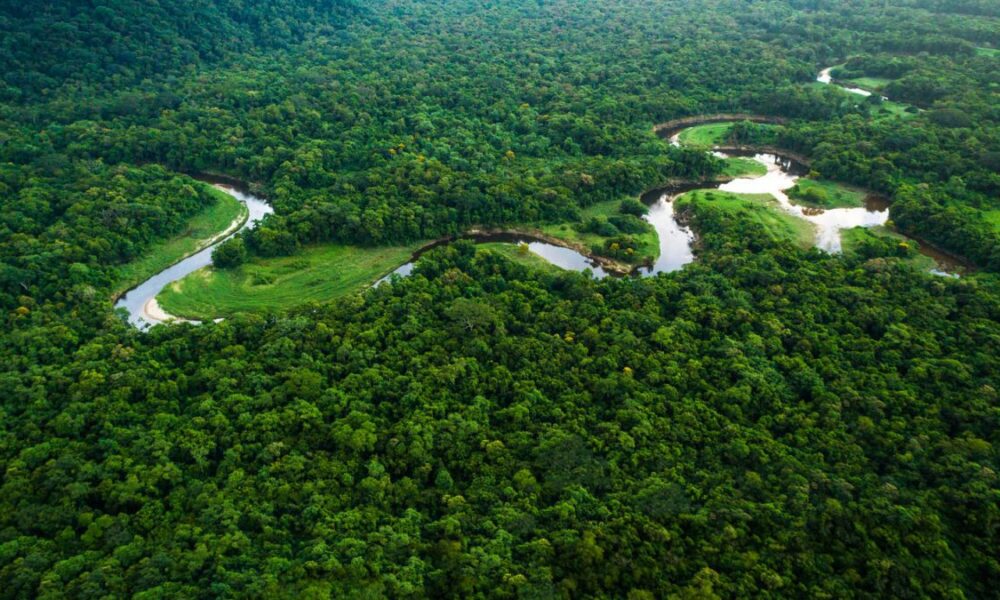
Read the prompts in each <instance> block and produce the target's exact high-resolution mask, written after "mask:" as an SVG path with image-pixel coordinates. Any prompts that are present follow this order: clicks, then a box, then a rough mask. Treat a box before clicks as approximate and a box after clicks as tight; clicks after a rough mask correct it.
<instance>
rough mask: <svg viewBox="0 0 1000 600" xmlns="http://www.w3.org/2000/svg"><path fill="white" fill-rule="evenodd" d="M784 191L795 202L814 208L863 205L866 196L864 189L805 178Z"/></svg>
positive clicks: (825, 180) (826, 180)
mask: <svg viewBox="0 0 1000 600" xmlns="http://www.w3.org/2000/svg"><path fill="white" fill-rule="evenodd" d="M786 193H787V194H788V197H789V198H791V199H792V200H794V201H795V203H796V204H800V205H802V206H812V207H815V208H858V207H860V206H864V203H865V198H866V197H867V196H868V194H867V192H865V191H864V190H859V189H857V188H852V187H849V186H847V185H844V184H842V183H837V182H836V181H830V180H828V179H805V178H803V179H799V180H798V182H796V184H795V186H794V187H792V188H791V189H789V190H787V192H786Z"/></svg>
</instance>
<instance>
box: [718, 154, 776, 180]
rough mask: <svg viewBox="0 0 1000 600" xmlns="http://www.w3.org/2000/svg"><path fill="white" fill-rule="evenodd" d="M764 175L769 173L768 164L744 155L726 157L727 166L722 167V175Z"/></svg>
mask: <svg viewBox="0 0 1000 600" xmlns="http://www.w3.org/2000/svg"><path fill="white" fill-rule="evenodd" d="M764 175H767V165H765V164H764V163H762V162H759V161H756V160H754V159H752V158H746V157H743V156H734V157H731V158H727V159H725V166H724V167H723V169H722V176H723V177H726V178H733V179H735V178H737V177H763V176H764Z"/></svg>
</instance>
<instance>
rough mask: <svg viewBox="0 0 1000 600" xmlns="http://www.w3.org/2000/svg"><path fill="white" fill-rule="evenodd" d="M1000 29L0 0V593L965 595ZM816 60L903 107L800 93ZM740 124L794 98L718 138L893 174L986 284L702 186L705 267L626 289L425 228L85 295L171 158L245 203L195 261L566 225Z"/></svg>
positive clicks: (877, 185)
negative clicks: (335, 295) (258, 291)
mask: <svg viewBox="0 0 1000 600" xmlns="http://www.w3.org/2000/svg"><path fill="white" fill-rule="evenodd" d="M998 16H1000V15H998V13H997V7H996V3H995V2H990V1H988V0H907V1H906V2H901V3H889V5H886V4H885V3H884V2H881V1H878V2H876V1H874V0H872V1H868V0H859V1H856V2H853V1H852V2H850V3H849V6H848V5H846V4H845V3H844V2H842V1H841V0H775V1H773V2H746V1H743V0H720V1H719V2H714V3H707V4H706V3H695V2H691V1H689V0H651V1H649V2H621V1H610V0H594V1H586V2H584V1H568V0H553V1H551V2H549V1H546V2H535V1H526V0H512V1H509V2H473V1H471V0H445V1H443V2H435V3H429V2H422V1H416V0H398V1H395V2H390V3H380V2H358V3H356V4H343V3H339V2H326V1H323V0H303V1H295V2H292V1H287V0H269V1H265V2H250V1H242V2H239V1H232V2H228V1H227V2H222V1H220V0H205V1H197V2H196V1H193V0H179V1H172V2H166V1H161V2H137V1H123V2H98V1H92V2H68V1H64V0H58V1H49V2H42V3H38V2H36V3H32V2H22V3H20V4H17V3H13V2H3V3H2V6H0V50H2V52H0V79H2V81H3V83H2V84H0V209H2V210H0V310H2V319H3V321H4V326H3V329H2V334H0V472H2V473H3V478H2V481H0V597H2V598H34V597H47V598H55V597H72V598H107V597H115V598H117V597H133V596H134V597H139V598H247V597H249V598H273V597H289V598H364V597H369V598H379V597H389V598H425V597H454V598H486V597H490V598H522V597H523V598H552V597H572V598H605V597H608V598H629V599H633V600H638V599H645V598H698V597H701V598H712V597H724V598H761V597H772V598H777V597H787V598H844V597H870V598H938V597H946V598H962V597H964V598H981V597H993V596H995V595H996V590H997V589H1000V567H998V564H997V559H996V556H997V550H996V549H997V547H1000V539H998V538H1000V528H998V527H1000V526H998V524H1000V510H998V507H1000V479H998V476H997V473H998V471H1000V456H998V449H1000V413H998V409H997V406H998V402H1000V398H998V391H997V390H998V389H1000V381H998V380H997V379H998V373H1000V364H998V356H1000V324H998V323H1000V287H998V283H997V279H996V275H995V274H993V273H992V272H989V271H995V270H997V269H1000V249H998V248H1000V246H998V241H997V229H996V227H995V223H996V219H997V215H998V214H1000V212H997V210H998V208H1000V207H998V206H997V204H996V202H997V197H998V193H1000V175H998V172H1000V129H998V125H997V124H998V122H1000V114H998V112H997V111H998V108H997V102H996V86H997V85H998V84H1000V82H998V81H997V74H998V73H1000V69H997V61H996V58H994V57H992V56H990V55H989V54H988V53H987V54H981V53H977V52H975V50H974V48H975V47H990V48H996V47H1000V39H998V34H997V24H996V18H997V17H998ZM918 53H920V54H918ZM848 56H855V57H857V58H855V59H852V60H850V61H848V63H847V67H846V68H847V69H848V70H849V71H850V73H849V74H853V75H857V76H881V77H887V78H892V79H894V81H893V82H892V84H890V85H889V87H888V88H887V90H888V92H887V93H888V95H889V96H890V97H891V98H892V99H893V100H900V101H904V102H908V103H911V104H915V105H918V106H919V107H921V108H924V109H927V110H925V111H923V112H916V111H917V109H916V108H911V109H910V110H911V111H912V112H911V113H910V114H909V115H907V116H906V117H899V116H891V115H887V114H886V113H884V112H882V111H883V109H885V107H884V106H878V105H876V104H874V103H871V104H869V103H868V102H867V101H863V100H862V99H860V98H858V97H855V96H851V95H848V94H846V93H844V92H841V91H838V90H837V89H835V88H833V87H832V86H819V85H816V84H814V82H813V80H814V78H815V75H816V72H817V71H818V70H819V68H821V67H824V66H828V65H832V64H838V63H840V62H843V61H844V59H845V57H848ZM903 110H905V109H903ZM903 110H900V112H903ZM734 111H758V112H762V113H765V114H769V115H777V116H783V117H787V118H790V119H792V121H791V122H790V123H789V124H788V125H787V126H784V127H778V128H774V127H771V128H762V127H760V126H757V125H754V124H751V123H738V124H736V125H735V126H734V127H733V129H732V136H733V138H732V139H733V141H734V142H738V143H748V144H763V145H778V146H781V147H784V148H786V149H789V150H792V151H797V152H800V153H803V154H804V155H806V156H808V157H810V158H811V159H812V165H811V167H812V168H813V169H815V170H816V171H817V173H818V174H819V175H822V176H823V177H825V178H829V179H836V180H841V181H848V182H853V183H856V184H858V185H862V186H866V187H868V188H871V189H875V190H877V191H880V192H883V193H885V194H886V195H887V196H891V197H892V199H893V205H892V216H893V219H894V220H895V221H896V225H897V226H898V228H899V229H900V230H902V231H906V232H910V233H916V234H919V235H920V236H921V237H923V238H926V239H928V240H930V241H933V242H935V243H936V244H938V245H941V246H943V247H946V248H948V249H951V250H953V251H956V252H958V253H961V254H963V255H965V256H967V257H968V258H970V259H972V260H973V261H975V262H976V263H978V264H979V266H980V267H982V268H983V269H985V270H986V271H987V272H981V273H978V274H975V275H973V276H971V277H967V278H963V279H961V280H957V281H953V280H950V279H944V278H933V277H930V276H928V275H925V274H922V273H918V272H916V271H914V270H913V269H912V268H911V267H909V266H908V265H907V264H905V262H904V261H903V260H901V258H903V256H902V255H903V254H906V253H908V252H909V250H908V249H906V248H902V247H900V246H899V244H898V243H895V242H888V241H887V242H882V241H880V240H878V239H874V238H873V239H872V240H870V241H869V242H866V245H863V246H862V247H861V248H860V249H859V251H858V252H857V253H856V256H851V257H844V256H830V255H827V254H825V253H822V252H819V251H801V250H799V249H797V248H795V247H792V246H791V245H790V244H789V243H788V242H785V241H782V240H781V239H779V238H777V237H773V236H769V235H768V232H767V231H765V230H764V228H763V226H762V225H761V224H760V223H753V222H747V221H741V220H739V219H734V218H731V216H730V215H729V214H727V213H726V212H724V211H701V212H699V213H698V214H686V215H681V216H682V217H683V218H686V219H687V223H688V224H689V225H690V226H691V227H692V228H693V229H694V230H695V231H696V232H697V234H698V240H697V252H698V261H697V262H695V263H694V264H692V265H689V266H687V267H685V268H684V269H683V270H682V271H680V272H677V273H673V274H670V275H663V276H658V277H654V278H647V279H637V278H622V279H615V278H608V279H605V280H602V281H595V280H592V279H590V278H588V277H586V276H583V275H580V274H576V273H562V274H551V273H543V272H540V271H530V270H528V268H527V267H524V266H519V265H518V264H515V263H513V262H510V261H508V260H507V259H504V258H503V257H502V256H500V255H498V254H495V253H488V252H478V253H477V251H476V248H475V247H474V246H473V245H472V244H471V243H466V242H459V243H455V244H453V245H451V246H448V247H446V248H442V249H438V250H435V251H433V252H431V253H429V254H428V255H425V256H424V257H423V258H422V259H421V260H420V261H419V263H418V264H417V272H416V274H415V275H414V276H412V277H410V278H407V279H404V280H401V281H397V282H395V283H393V284H392V285H386V286H380V287H377V288H374V289H372V290H370V291H367V292H365V293H364V294H363V295H361V296H359V297H351V298H347V299H344V300H342V301H340V302H337V303H334V304H332V305H322V306H302V307H274V310H273V313H272V314H268V315H267V316H259V315H244V316H237V317H235V318H231V319H227V320H226V321H224V322H222V323H206V324H205V325H203V326H200V327H193V326H189V325H176V326H170V327H159V328H155V329H154V330H153V331H152V332H150V333H148V334H143V333H139V332H138V331H136V330H133V329H131V328H128V327H127V326H126V325H125V324H124V323H122V322H121V320H120V319H117V318H115V316H114V315H113V313H112V311H111V306H112V304H111V300H110V294H111V291H110V290H111V289H112V285H113V283H114V278H115V267H116V266H117V265H119V264H121V263H123V262H126V261H129V260H132V259H134V258H135V257H137V256H140V255H141V254H142V252H143V251H144V250H145V249H146V248H147V247H148V246H149V244H151V243H153V242H155V241H158V240H162V239H164V238H167V237H169V236H171V235H174V234H177V233H179V232H180V231H182V230H183V228H184V224H185V222H186V221H187V219H188V218H189V217H190V216H191V215H193V214H195V213H196V212H197V211H199V210H200V209H201V208H203V207H204V206H206V205H207V203H209V202H211V198H210V197H209V196H208V195H207V194H206V193H204V192H203V191H201V190H200V188H198V187H197V186H195V185H194V184H193V182H192V181H191V180H190V179H188V178H186V177H182V176H179V175H175V173H176V172H177V171H187V172H200V171H210V172H224V173H229V174H231V175H234V176H241V177H244V178H245V179H247V180H249V181H253V182H257V184H258V185H259V186H261V187H262V188H263V190H264V191H266V194H267V196H268V197H269V198H271V199H272V200H273V203H274V206H275V209H276V214H275V215H273V216H270V217H268V218H267V219H266V221H265V223H263V224H262V225H261V226H260V227H258V228H257V229H256V230H254V231H253V232H252V233H251V234H248V235H246V236H244V237H241V238H239V241H234V242H231V243H227V244H224V245H223V246H221V247H220V248H219V249H218V250H217V253H218V256H217V257H216V260H217V262H219V263H220V264H223V263H226V262H227V260H226V258H225V255H232V260H231V261H229V262H233V261H237V262H238V260H239V259H240V258H241V257H243V255H244V252H243V251H241V250H240V247H239V245H240V244H241V243H242V244H244V246H245V248H244V249H243V250H244V251H245V252H248V253H252V254H255V255H259V256H263V257H268V256H279V255H288V254H294V253H295V252H297V251H298V250H299V249H300V248H301V247H302V246H303V245H306V244H312V243H319V242H328V241H341V242H351V243H358V244H385V243H390V242H399V241H403V240H416V239H424V238H433V237H438V236H442V235H450V234H458V233H461V232H463V231H464V230H466V229H468V228H469V227H470V226H474V225H478V226H490V225H498V226H503V225H508V224H524V223H540V222H546V221H577V220H579V214H580V209H581V208H582V207H587V206H590V205H592V204H594V203H596V202H599V201H618V200H621V199H622V198H630V197H634V196H637V195H638V194H639V193H641V192H642V191H643V190H647V189H651V188H654V187H656V186H660V185H663V184H665V183H668V182H670V181H672V180H676V179H684V180H687V179H696V178H702V177H713V176H715V175H717V174H718V173H720V169H721V166H720V161H718V160H716V159H714V158H712V157H711V156H709V155H708V154H706V153H705V152H701V151H694V150H687V149H681V148H673V147H670V146H668V144H666V143H665V142H664V141H662V140H659V139H656V138H655V136H654V134H653V133H652V124H653V123H656V122H662V121H666V120H668V119H673V118H677V117H680V116H685V115H691V114H702V113H704V114H707V113H715V112H734ZM150 163H159V164H162V165H164V166H156V165H155V164H150ZM140 165H145V166H140ZM637 204H638V203H637V202H634V201H631V200H626V201H625V202H622V205H621V210H620V214H615V215H613V216H611V217H608V218H603V219H595V220H593V221H589V222H587V223H586V224H585V225H584V226H585V227H588V228H591V227H593V228H594V230H596V229H598V228H599V229H601V230H602V231H603V232H604V233H605V234H606V235H609V236H611V239H609V240H608V241H607V243H606V246H604V247H601V248H597V249H596V250H597V251H598V252H599V253H600V254H604V255H611V256H617V257H620V258H626V259H627V258H628V251H629V249H630V248H632V247H633V246H631V245H630V244H632V243H633V240H632V238H631V237H630V235H631V234H632V233H633V232H637V227H638V226H640V225H642V223H641V221H640V218H641V214H642V211H640V208H641V207H640V206H637ZM762 210H763V209H762ZM892 244H895V245H894V246H892ZM220 259H221V260H220ZM330 276H331V277H336V276H337V274H336V273H331V275H330ZM273 283H274V282H273V280H272V279H270V278H269V276H266V275H261V276H260V278H259V279H255V280H254V281H253V284H254V285H269V284H273ZM286 309H287V310H286Z"/></svg>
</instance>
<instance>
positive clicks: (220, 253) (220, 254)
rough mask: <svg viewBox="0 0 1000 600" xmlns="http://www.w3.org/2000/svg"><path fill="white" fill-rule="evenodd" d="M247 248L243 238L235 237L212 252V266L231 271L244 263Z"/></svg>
mask: <svg viewBox="0 0 1000 600" xmlns="http://www.w3.org/2000/svg"><path fill="white" fill-rule="evenodd" d="M246 259H247V247H246V244H245V243H244V242H243V238H242V237H240V236H235V237H233V238H231V239H228V240H226V241H225V242H223V243H221V244H219V245H218V246H216V248H215V249H214V250H212V264H213V265H215V266H216V267H218V268H220V269H232V268H233V267H238V266H240V265H242V264H243V263H244V262H246Z"/></svg>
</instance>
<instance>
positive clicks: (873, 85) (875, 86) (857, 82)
mask: <svg viewBox="0 0 1000 600" xmlns="http://www.w3.org/2000/svg"><path fill="white" fill-rule="evenodd" d="M891 81H892V79H886V78H885V77H856V78H854V79H848V80H847V83H849V84H851V85H854V86H855V87H859V88H861V89H864V90H869V91H878V90H881V89H882V88H884V87H885V86H887V85H889V82H891Z"/></svg>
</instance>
